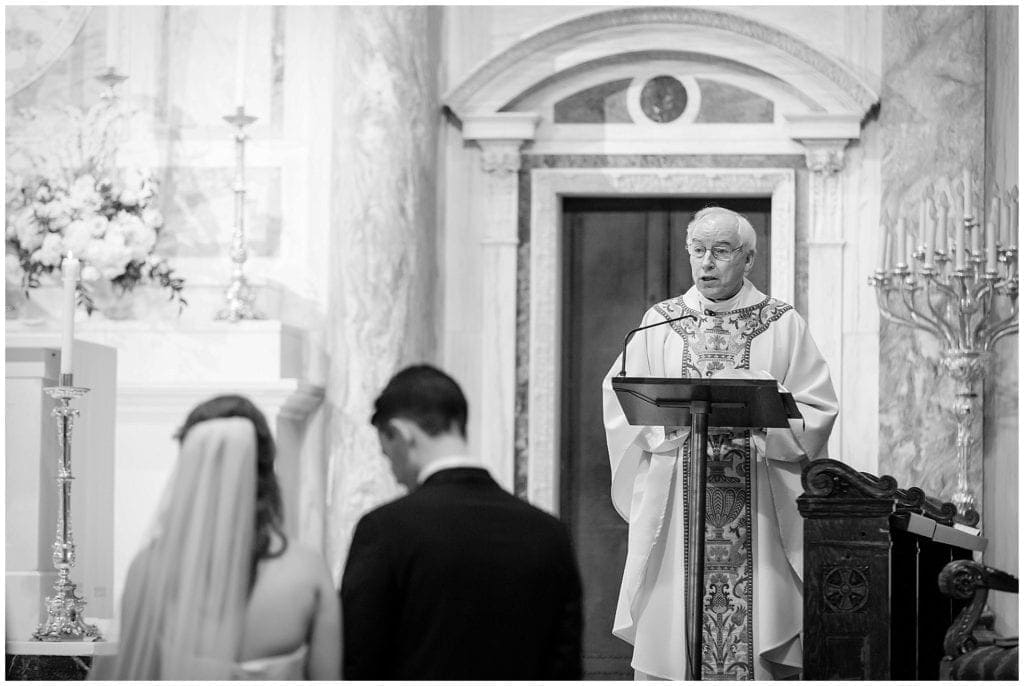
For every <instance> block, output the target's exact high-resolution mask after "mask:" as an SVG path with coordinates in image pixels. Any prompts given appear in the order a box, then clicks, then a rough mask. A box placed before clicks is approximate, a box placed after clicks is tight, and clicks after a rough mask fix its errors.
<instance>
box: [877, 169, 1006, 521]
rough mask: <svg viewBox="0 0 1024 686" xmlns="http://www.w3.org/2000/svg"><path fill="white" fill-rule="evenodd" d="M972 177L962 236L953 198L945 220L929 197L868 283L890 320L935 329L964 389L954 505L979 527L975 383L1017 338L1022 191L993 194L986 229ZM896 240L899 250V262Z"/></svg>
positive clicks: (888, 241) (959, 397) (946, 363)
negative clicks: (951, 226)
mask: <svg viewBox="0 0 1024 686" xmlns="http://www.w3.org/2000/svg"><path fill="white" fill-rule="evenodd" d="M964 179H965V181H966V187H967V191H966V193H964V195H963V197H964V202H963V205H961V206H960V207H958V208H957V209H960V210H961V211H962V213H963V219H962V226H960V225H958V226H956V231H955V235H954V236H952V237H950V236H949V235H947V232H946V226H947V222H946V217H947V209H948V207H949V202H948V197H940V200H941V201H942V202H941V203H940V204H941V208H940V211H939V212H938V215H939V217H940V219H939V221H938V223H936V221H935V216H934V214H935V213H934V212H933V210H934V207H933V205H932V202H931V199H930V198H926V199H925V200H923V201H922V209H921V213H920V221H919V222H918V229H919V230H918V232H917V234H916V237H914V236H911V235H909V232H908V229H907V227H906V225H905V220H904V219H903V218H901V219H900V220H899V222H898V224H897V230H896V235H895V236H893V235H891V233H890V231H889V230H888V229H889V226H891V225H889V226H887V227H886V230H885V242H884V245H885V248H884V253H883V254H884V256H883V258H882V262H881V265H880V266H879V268H878V269H876V270H875V272H874V274H873V275H872V276H871V277H869V279H868V283H869V284H870V285H872V286H874V287H875V293H876V296H877V299H878V308H879V310H880V311H881V313H882V316H883V317H885V318H886V319H887V320H888V321H890V322H893V323H895V324H900V325H903V326H907V327H910V328H913V329H918V330H921V331H927V332H928V333H930V334H932V335H934V336H935V337H936V338H937V339H938V341H939V346H940V351H941V360H942V366H943V368H944V369H945V370H946V372H947V373H949V375H950V377H951V378H952V379H953V380H954V381H955V382H956V386H957V389H956V398H955V400H954V402H953V411H954V413H955V415H956V422H957V429H956V450H957V485H956V491H955V493H954V494H953V496H952V501H953V503H954V504H956V506H957V510H958V512H959V514H960V516H961V518H962V520H963V521H964V522H965V523H968V524H976V523H977V522H978V521H979V515H978V512H977V509H976V501H975V498H974V494H973V492H972V486H971V484H970V483H969V479H968V468H969V465H970V457H971V421H972V418H973V417H972V416H973V415H974V414H975V411H974V407H975V405H974V399H975V398H976V397H977V394H976V393H975V392H974V386H975V382H977V381H979V380H980V381H983V380H984V378H985V376H986V374H987V372H988V371H989V364H990V360H991V356H992V350H993V347H994V346H995V344H996V342H997V341H999V339H1001V338H1003V337H1004V336H1009V335H1011V334H1015V333H1017V293H1018V274H1017V218H1016V208H1017V189H1016V188H1014V189H1013V190H1012V191H1011V192H1010V193H1008V194H1007V195H1006V202H1005V203H1004V202H1003V200H1002V199H1001V198H1000V197H999V196H998V194H997V195H996V196H995V197H993V199H992V202H991V203H990V208H991V210H990V212H989V217H988V222H987V226H986V228H984V229H983V228H982V226H983V225H982V222H981V218H980V217H977V216H974V215H975V214H980V212H975V211H973V210H972V209H971V202H970V199H969V198H970V195H971V191H970V180H969V177H968V175H967V174H966V173H965V175H964ZM963 188H964V186H963V185H961V186H960V189H959V190H961V192H963ZM954 222H955V219H954ZM892 239H895V240H896V243H897V246H898V247H897V248H896V251H895V256H894V259H890V256H891V251H890V248H891V247H892ZM918 239H920V240H918ZM954 239H955V240H954ZM982 245H984V246H985V247H984V249H983V248H982ZM969 246H970V247H969ZM893 262H894V264H893Z"/></svg>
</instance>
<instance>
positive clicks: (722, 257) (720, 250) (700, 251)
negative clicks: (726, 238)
mask: <svg viewBox="0 0 1024 686" xmlns="http://www.w3.org/2000/svg"><path fill="white" fill-rule="evenodd" d="M740 250H743V246H742V245H741V246H740V247H738V248H726V247H724V246H721V245H716V246H715V247H713V248H711V257H713V258H715V262H732V259H733V257H734V256H735V255H736V253H738V252H739V251H740ZM686 252H688V253H690V257H695V258H697V259H698V260H703V259H704V256H705V255H707V254H708V249H707V248H705V247H704V246H703V245H687V246H686Z"/></svg>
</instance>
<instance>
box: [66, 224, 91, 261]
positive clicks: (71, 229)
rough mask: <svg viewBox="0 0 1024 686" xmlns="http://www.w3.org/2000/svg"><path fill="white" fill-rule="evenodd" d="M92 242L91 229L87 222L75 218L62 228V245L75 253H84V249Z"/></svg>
mask: <svg viewBox="0 0 1024 686" xmlns="http://www.w3.org/2000/svg"><path fill="white" fill-rule="evenodd" d="M91 242H92V229H90V227H89V224H88V223H86V222H84V221H82V220H81V219H76V220H75V221H73V222H71V223H70V224H68V226H67V228H66V229H64V245H66V246H67V248H68V250H70V251H71V252H73V253H75V254H76V255H83V254H85V249H86V248H88V247H89V243H91Z"/></svg>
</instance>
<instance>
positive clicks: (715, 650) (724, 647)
mask: <svg viewBox="0 0 1024 686" xmlns="http://www.w3.org/2000/svg"><path fill="white" fill-rule="evenodd" d="M656 309H657V310H658V312H659V313H660V314H661V315H662V316H664V317H665V318H666V319H671V318H675V317H678V316H680V315H681V314H684V313H690V314H696V315H697V320H696V321H693V320H690V319H685V320H681V321H678V322H674V323H673V324H671V326H672V328H673V330H675V332H676V333H677V334H679V336H681V337H682V339H683V359H682V362H683V369H686V368H687V365H688V364H689V365H693V366H694V367H696V368H697V369H698V370H699V371H700V372H701V375H702V376H706V377H710V376H712V375H713V374H714V373H715V372H717V371H720V370H722V369H749V368H750V344H751V341H753V339H754V338H755V337H757V336H758V335H759V334H761V333H763V332H764V331H765V330H767V328H768V326H769V325H770V324H771V323H772V322H774V321H776V320H777V319H778V318H779V317H781V316H782V315H783V314H784V313H785V312H786V311H788V310H790V309H792V307H791V306H790V305H787V304H785V303H782V302H779V301H778V300H775V299H773V298H766V299H765V300H763V301H762V302H760V303H758V304H757V305H753V306H751V307H746V308H743V309H740V310H732V311H729V312H722V313H719V314H717V315H714V316H709V315H705V314H703V313H701V312H697V311H695V310H692V309H690V308H689V307H686V305H685V304H683V301H682V298H681V297H679V298H675V299H673V300H669V301H666V302H664V303H660V304H659V305H657V306H656ZM689 445H690V444H689V442H687V444H686V446H685V449H684V450H683V460H684V464H683V475H684V476H683V481H684V483H683V493H684V494H685V493H687V492H688V490H687V484H686V483H685V482H686V479H687V475H688V474H689V460H690V454H689V452H690V448H689ZM707 460H708V463H707V485H706V490H705V503H706V515H705V516H706V519H705V521H706V527H707V528H706V531H705V535H704V541H705V543H704V545H705V548H704V595H703V598H702V604H703V607H704V622H703V655H702V665H703V668H702V678H703V679H704V680H708V681H713V680H738V679H753V678H754V659H755V656H754V635H753V631H754V620H753V615H754V603H753V594H754V578H753V563H754V561H753V546H752V545H751V535H752V529H751V470H752V468H753V463H752V461H751V448H750V432H749V431H746V430H742V431H734V432H731V433H718V432H715V433H712V434H710V435H709V436H708V456H707ZM684 498H685V496H684ZM687 510H688V503H685V502H684V503H683V504H682V510H681V514H682V519H683V551H684V553H683V557H684V565H687V566H688V564H689V560H688V559H687V554H686V552H685V551H686V550H687V549H688V548H687V540H688V539H689V535H690V532H689V526H688V522H687V518H686V516H685V513H686V512H687Z"/></svg>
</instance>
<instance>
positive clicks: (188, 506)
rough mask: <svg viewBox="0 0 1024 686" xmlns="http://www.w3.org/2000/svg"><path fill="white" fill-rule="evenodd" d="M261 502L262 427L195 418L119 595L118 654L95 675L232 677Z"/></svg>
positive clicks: (233, 420) (100, 660) (234, 420)
mask: <svg viewBox="0 0 1024 686" xmlns="http://www.w3.org/2000/svg"><path fill="white" fill-rule="evenodd" d="M255 508H256V433H255V429H254V427H253V425H252V423H251V422H250V421H249V420H247V419H243V418H240V417H230V418H222V419H211V420H207V421H204V422H200V423H198V424H196V425H194V426H193V427H192V428H191V429H190V430H189V432H188V434H187V435H186V436H185V439H184V441H183V443H182V446H181V454H180V456H179V458H178V462H177V464H176V465H175V468H174V471H173V473H172V475H171V478H170V481H169V483H168V485H167V488H166V490H165V492H164V496H163V499H162V501H161V504H160V507H159V510H158V512H157V516H156V520H155V521H154V527H153V530H152V533H151V536H150V538H149V540H148V542H147V543H145V544H144V546H143V548H142V550H141V551H140V552H139V554H138V555H137V556H136V557H135V560H134V561H133V562H132V565H131V567H130V568H129V570H128V575H127V578H126V580H125V589H124V595H123V597H122V602H121V628H120V646H119V649H118V654H117V656H116V657H110V658H98V659H97V662H96V664H95V666H94V668H93V670H92V672H91V673H90V675H89V676H90V679H132V680H153V679H209V680H223V679H230V678H231V675H232V672H233V670H234V665H235V663H236V660H237V657H238V654H239V649H240V646H241V641H242V634H243V630H244V619H245V608H246V599H247V595H248V589H249V584H250V578H249V576H250V574H251V567H250V565H251V560H252V546H253V536H254V529H255Z"/></svg>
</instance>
